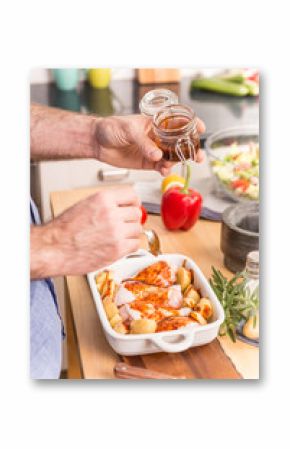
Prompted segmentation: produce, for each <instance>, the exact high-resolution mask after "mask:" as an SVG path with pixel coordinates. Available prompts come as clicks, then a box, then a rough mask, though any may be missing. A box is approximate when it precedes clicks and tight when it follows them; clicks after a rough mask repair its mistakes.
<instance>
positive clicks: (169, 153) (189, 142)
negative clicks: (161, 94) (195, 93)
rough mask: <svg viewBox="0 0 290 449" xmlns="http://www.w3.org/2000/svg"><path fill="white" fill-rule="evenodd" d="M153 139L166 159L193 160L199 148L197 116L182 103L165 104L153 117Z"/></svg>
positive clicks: (175, 160) (176, 160)
mask: <svg viewBox="0 0 290 449" xmlns="http://www.w3.org/2000/svg"><path fill="white" fill-rule="evenodd" d="M153 133H154V141H155V142H156V144H157V146H158V147H159V148H160V149H161V150H162V151H163V158H164V159H165V160H168V161H174V162H178V161H181V162H184V161H186V160H188V159H191V160H195V159H196V154H197V152H198V150H199V148H200V139H199V134H198V132H197V118H196V115H195V113H194V112H193V110H192V109H190V108H189V107H187V106H183V105H182V104H174V105H170V106H165V107H164V108H162V109H161V110H160V111H159V112H157V114H155V115H154V117H153Z"/></svg>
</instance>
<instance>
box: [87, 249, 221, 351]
mask: <svg viewBox="0 0 290 449" xmlns="http://www.w3.org/2000/svg"><path fill="white" fill-rule="evenodd" d="M141 254H143V255H142V256H141V257H134V258H127V259H121V260H119V261H117V262H115V263H114V264H112V265H110V266H109V267H106V268H109V269H112V270H113V271H114V273H115V275H116V277H118V278H121V279H125V278H128V277H131V276H133V275H135V274H136V273H137V272H138V271H140V270H141V269H143V268H145V267H147V266H148V265H151V264H152V263H154V262H156V261H157V260H166V261H167V262H169V263H172V264H174V265H178V266H180V265H182V262H183V261H184V259H186V261H187V267H188V268H191V269H193V271H194V284H195V286H196V287H197V288H199V289H200V290H201V294H202V296H205V297H207V298H209V299H210V300H211V302H212V304H213V307H214V313H213V317H212V319H211V322H210V323H208V324H206V325H204V326H200V325H197V324H194V323H193V324H192V325H189V326H186V327H183V328H180V329H177V330H174V331H166V332H159V333H154V334H134V335H133V334H128V335H123V334H119V333H118V332H116V331H115V330H114V329H113V328H112V327H111V325H110V323H109V321H108V319H107V316H106V313H105V310H104V308H103V304H102V299H101V297H100V295H99V292H98V289H97V286H96V283H95V276H96V274H97V273H98V271H102V270H103V269H104V268H103V269H102V270H98V271H95V272H92V273H89V274H88V275H87V277H88V281H89V285H90V288H91V291H92V294H93V298H94V301H95V303H96V307H97V311H98V314H99V316H100V320H101V323H102V326H103V329H104V333H105V336H106V339H107V340H108V342H109V344H110V345H111V346H112V348H113V349H114V350H115V351H116V352H117V353H118V354H122V355H141V354H152V353H155V352H161V351H165V352H181V351H185V350H186V349H188V348H191V347H193V346H201V345H204V344H206V343H210V342H211V341H212V340H214V339H215V338H216V336H217V334H218V331H219V327H220V325H221V324H222V322H223V320H224V311H223V308H222V306H221V304H220V302H219V301H218V299H217V297H216V295H215V294H214V292H213V290H212V288H211V286H210V284H209V282H208V281H207V279H206V278H205V276H204V275H203V273H202V272H201V270H200V269H199V268H198V266H197V265H196V264H195V262H194V261H193V260H191V259H189V258H188V257H186V256H183V255H181V254H162V255H160V256H158V257H155V256H153V255H152V254H150V253H147V251H142V252H141Z"/></svg>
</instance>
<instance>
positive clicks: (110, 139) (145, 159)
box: [95, 115, 205, 176]
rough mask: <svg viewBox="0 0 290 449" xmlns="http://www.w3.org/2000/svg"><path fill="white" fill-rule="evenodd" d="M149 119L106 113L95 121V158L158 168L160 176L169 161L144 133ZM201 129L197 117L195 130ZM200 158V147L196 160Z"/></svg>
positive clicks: (201, 155) (168, 167)
mask: <svg viewBox="0 0 290 449" xmlns="http://www.w3.org/2000/svg"><path fill="white" fill-rule="evenodd" d="M151 125H152V120H151V119H150V118H148V117H143V116H142V115H130V116H124V117H108V118H104V119H101V120H99V121H97V122H96V131H95V136H96V150H95V151H96V158H97V159H99V160H100V161H102V162H106V163H108V164H111V165H115V166H116V167H125V168H142V169H149V170H158V171H160V173H161V174H162V175H164V176H166V175H167V174H168V172H169V171H170V167H171V166H172V163H171V162H168V161H164V160H163V159H162V151H161V150H160V149H159V148H158V147H157V145H156V144H155V143H154V142H153V141H152V140H151V139H150V137H149V136H148V133H149V131H150V128H151ZM204 131H205V125H204V123H203V122H202V121H201V120H199V119H198V132H199V133H203V132H204ZM202 159H203V153H202V151H199V152H198V155H197V160H198V162H201V161H202Z"/></svg>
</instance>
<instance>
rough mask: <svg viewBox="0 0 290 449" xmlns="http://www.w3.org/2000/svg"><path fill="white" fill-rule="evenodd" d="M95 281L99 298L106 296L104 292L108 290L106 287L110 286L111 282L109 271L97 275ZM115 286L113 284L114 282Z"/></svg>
mask: <svg viewBox="0 0 290 449" xmlns="http://www.w3.org/2000/svg"><path fill="white" fill-rule="evenodd" d="M95 281H96V284H97V287H98V290H99V292H100V295H101V297H102V298H103V297H104V296H106V290H107V289H108V285H111V281H113V282H114V280H113V272H112V271H109V270H105V271H102V272H101V273H99V274H97V275H96V277H95ZM114 284H115V282H114Z"/></svg>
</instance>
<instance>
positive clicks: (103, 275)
mask: <svg viewBox="0 0 290 449" xmlns="http://www.w3.org/2000/svg"><path fill="white" fill-rule="evenodd" d="M106 278H107V272H106V271H101V273H98V274H97V275H96V276H95V282H96V284H97V287H98V290H99V291H100V292H101V289H102V286H103V284H104V282H105V280H106Z"/></svg>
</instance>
